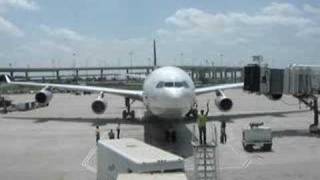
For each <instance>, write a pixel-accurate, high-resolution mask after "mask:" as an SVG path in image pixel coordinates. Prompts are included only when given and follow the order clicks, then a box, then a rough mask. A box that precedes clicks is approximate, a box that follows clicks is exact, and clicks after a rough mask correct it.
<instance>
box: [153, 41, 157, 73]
mask: <svg viewBox="0 0 320 180" xmlns="http://www.w3.org/2000/svg"><path fill="white" fill-rule="evenodd" d="M153 68H154V69H156V68H157V47H156V40H153Z"/></svg>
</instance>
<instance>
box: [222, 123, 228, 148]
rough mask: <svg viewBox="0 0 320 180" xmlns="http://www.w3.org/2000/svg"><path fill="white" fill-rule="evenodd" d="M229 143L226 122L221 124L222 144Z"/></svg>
mask: <svg viewBox="0 0 320 180" xmlns="http://www.w3.org/2000/svg"><path fill="white" fill-rule="evenodd" d="M226 142H227V133H226V122H224V121H223V122H221V127H220V143H221V144H225V143H226Z"/></svg>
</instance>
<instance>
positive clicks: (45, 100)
mask: <svg viewBox="0 0 320 180" xmlns="http://www.w3.org/2000/svg"><path fill="white" fill-rule="evenodd" d="M52 97H53V94H52V92H51V91H48V90H45V89H43V90H41V91H40V92H38V93H37V94H36V96H35V99H36V102H37V103H39V104H49V102H50V101H51V99H52Z"/></svg>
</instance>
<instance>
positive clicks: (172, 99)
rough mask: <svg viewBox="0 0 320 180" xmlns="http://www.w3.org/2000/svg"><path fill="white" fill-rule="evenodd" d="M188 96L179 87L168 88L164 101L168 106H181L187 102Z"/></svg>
mask: <svg viewBox="0 0 320 180" xmlns="http://www.w3.org/2000/svg"><path fill="white" fill-rule="evenodd" d="M189 99H190V97H189V96H188V94H187V93H186V92H184V91H183V90H180V89H170V90H169V91H167V96H166V102H167V105H168V106H169V107H177V108H179V107H183V106H186V105H187V104H189V102H188V101H189Z"/></svg>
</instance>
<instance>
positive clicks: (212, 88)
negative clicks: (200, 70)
mask: <svg viewBox="0 0 320 180" xmlns="http://www.w3.org/2000/svg"><path fill="white" fill-rule="evenodd" d="M242 87H243V83H233V84H220V85H214V86H208V87H201V88H196V89H195V93H196V95H200V94H206V93H210V92H214V91H217V90H225V89H239V88H242Z"/></svg>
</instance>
